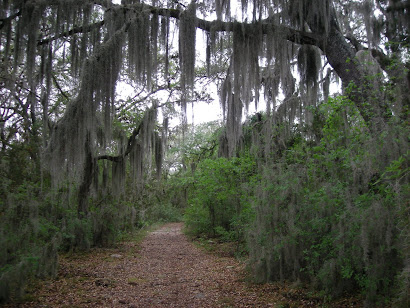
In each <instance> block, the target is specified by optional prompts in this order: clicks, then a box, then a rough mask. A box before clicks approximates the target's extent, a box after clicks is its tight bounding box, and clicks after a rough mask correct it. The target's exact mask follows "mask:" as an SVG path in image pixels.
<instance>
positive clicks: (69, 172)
mask: <svg viewBox="0 0 410 308" xmlns="http://www.w3.org/2000/svg"><path fill="white" fill-rule="evenodd" d="M117 3H118V1H117V2H115V3H114V2H113V1H111V0H86V1H84V0H81V1H80V0H61V1H56V0H14V1H2V2H1V4H0V50H1V61H2V63H1V68H2V70H1V75H0V78H1V79H0V81H1V90H0V95H1V97H2V103H1V106H0V111H1V112H0V114H1V119H0V138H1V149H2V152H1V155H2V156H1V158H2V160H3V159H5V158H7V157H6V156H7V155H10V153H11V151H10V149H11V148H12V147H13V146H15V145H17V144H18V143H21V144H23V145H24V146H25V147H23V149H24V150H25V151H27V155H25V157H26V159H27V160H28V161H30V162H32V163H33V165H34V166H35V168H33V170H34V171H33V173H34V174H41V175H42V177H41V178H42V179H43V180H44V179H45V178H47V175H46V171H47V172H49V173H50V174H51V178H52V182H53V183H54V186H55V187H60V188H61V186H62V183H67V182H69V183H74V189H71V190H70V191H72V192H74V193H75V194H76V202H77V212H78V217H79V218H83V217H86V214H87V211H88V210H89V197H90V196H91V195H93V192H94V193H95V191H97V190H98V185H99V184H101V183H100V182H102V184H104V182H106V180H104V179H106V178H107V174H108V171H107V170H108V168H109V167H111V170H112V171H111V175H112V179H113V180H112V188H111V190H112V191H113V192H117V193H118V194H121V193H122V188H123V187H124V180H125V175H126V172H125V170H126V168H127V166H129V168H130V169H131V173H132V177H131V178H132V179H133V180H135V181H136V182H138V181H140V180H141V179H142V178H143V177H144V176H145V175H146V174H147V173H152V171H153V170H154V169H157V170H156V171H157V172H156V174H157V177H158V175H159V174H160V169H161V165H162V164H161V158H162V157H163V151H164V144H165V137H166V136H167V130H168V125H166V121H165V122H164V125H159V124H158V120H157V114H158V110H159V109H161V110H162V111H163V110H164V108H163V106H169V104H162V103H158V101H157V100H155V99H152V100H148V101H147V104H146V105H145V106H143V107H141V108H139V109H138V108H137V110H138V112H134V113H133V115H131V114H129V115H131V116H132V117H134V119H132V120H131V121H129V123H133V126H132V127H130V126H127V125H124V123H123V122H124V121H122V122H121V119H123V120H124V117H123V115H124V109H127V108H130V106H132V105H133V104H134V103H136V102H138V101H140V100H141V99H142V98H144V97H147V98H148V97H150V96H151V94H150V93H154V92H158V91H159V90H160V89H163V90H164V91H170V92H169V93H173V94H172V97H174V98H175V93H178V94H179V98H178V99H176V100H173V99H169V100H168V103H169V101H171V100H172V101H176V102H177V104H179V105H180V106H181V109H182V113H184V112H185V110H186V106H187V103H188V102H190V101H193V100H195V99H196V97H195V80H196V79H195V77H196V73H197V71H196V70H195V65H196V61H197V59H196V56H197V50H196V46H197V45H196V43H197V41H198V38H199V37H200V36H198V35H197V29H200V30H202V31H203V32H204V33H205V37H206V42H204V45H205V46H206V48H204V49H206V52H207V55H206V62H207V65H208V69H207V73H208V74H210V75H212V74H214V76H217V77H221V76H223V81H221V82H220V84H219V85H220V90H219V91H220V101H221V105H222V108H223V110H224V113H225V119H224V120H225V123H226V127H225V135H224V136H222V137H221V140H225V141H226V142H225V143H224V144H225V147H224V150H223V152H224V154H225V156H235V155H239V149H240V146H241V145H242V144H244V143H246V140H245V139H246V136H244V132H243V126H242V113H243V109H244V108H245V109H247V108H248V107H249V105H250V103H251V102H255V104H258V103H259V100H260V96H261V93H262V92H263V95H264V100H265V101H266V103H267V107H266V121H265V120H263V121H258V122H261V123H262V122H263V123H265V122H266V123H267V124H266V125H262V124H259V123H257V124H256V126H257V127H258V130H254V131H252V134H254V135H259V134H265V135H266V136H267V137H266V139H264V140H263V142H264V143H265V144H264V145H263V146H264V148H263V150H262V146H259V149H258V155H260V156H258V158H260V159H261V161H263V160H266V161H268V159H269V157H272V156H273V157H276V156H275V155H276V154H278V153H279V152H280V154H282V152H283V153H285V152H286V150H287V149H289V148H291V147H292V144H298V142H297V141H298V140H299V141H300V138H302V139H303V140H304V141H306V142H307V141H309V142H321V140H320V139H321V136H323V135H324V134H323V130H325V128H326V125H325V124H323V121H322V122H321V121H320V120H321V117H324V116H323V115H322V114H320V113H315V112H314V110H316V107H317V103H318V102H319V101H325V102H326V101H327V100H328V96H329V85H330V83H331V81H334V80H337V79H340V80H341V81H342V86H343V91H344V94H345V96H346V97H347V98H348V100H349V101H350V102H352V103H353V105H349V108H353V107H352V106H354V108H357V110H358V112H359V119H357V118H354V120H355V121H356V123H354V124H355V125H354V126H355V127H360V129H361V130H368V131H369V132H370V134H371V135H372V136H374V137H378V136H382V135H383V134H387V135H388V134H389V132H390V130H389V128H390V127H393V128H394V126H395V125H396V124H397V123H398V122H400V121H402V122H403V120H404V121H406V119H407V117H408V112H409V101H410V98H409V95H410V94H409V91H408V87H409V85H410V74H409V65H410V64H409V57H408V51H409V31H410V24H409V19H410V18H409V5H408V1H398V0H389V1H387V0H366V1H345V0H315V1H310V0H273V1H267V0H244V1H241V3H240V9H238V10H237V12H238V13H235V14H232V13H233V10H234V8H235V7H234V3H237V2H236V1H222V0H217V1H209V0H202V1H200V0H198V1H191V2H189V3H188V1H181V2H178V1H166V0H158V1H152V2H150V1H133V0H123V1H121V4H117ZM237 6H238V7H239V4H237ZM361 20H363V22H361ZM175 31H178V44H176V43H175V42H173V37H176V36H175V35H173V34H174V32H175ZM177 45H178V47H176V46H177ZM204 51H205V50H204ZM295 64H297V65H296V67H294V65H295ZM221 69H224V70H225V72H224V73H221ZM175 76H178V77H179V78H178V81H176V80H175ZM217 77H215V78H216V79H217ZM119 80H121V81H125V80H126V81H128V82H129V83H130V84H131V85H133V86H138V87H140V88H139V89H141V88H142V89H143V90H142V91H141V95H140V96H139V99H138V98H137V99H135V100H130V101H129V102H130V104H125V105H124V104H122V102H120V101H119V100H118V92H119V91H118V89H117V87H116V86H117V84H118V82H119ZM175 89H177V90H176V91H175ZM281 95H282V96H283V97H284V99H283V100H282V101H279V97H281ZM170 96H171V94H170ZM277 102H279V103H277ZM338 108H342V107H338ZM343 108H345V106H344V107H343ZM346 108H347V107H346ZM134 110H135V109H134ZM347 111H350V110H347ZM347 111H346V112H345V113H344V119H345V120H346V121H345V123H346V125H345V127H349V121H348V120H350V119H348V116H347V115H348V113H347ZM121 112H123V113H122V114H121ZM182 118H186V117H185V116H184V115H183V116H182ZM362 121H363V122H362ZM118 122H121V123H120V125H118ZM284 123H286V124H284ZM357 123H364V125H363V126H361V125H356V124H357ZM314 125H317V126H316V128H317V130H316V131H314V132H312V131H309V133H305V134H302V132H301V131H300V130H298V129H295V128H294V126H298V128H300V127H306V126H314ZM256 126H255V127H256ZM272 127H274V128H275V129H278V130H280V133H277V134H276V131H275V129H273V128H272ZM295 131H297V133H298V134H300V135H298V134H296V135H294V134H293V133H294V132H295ZM245 133H247V132H245ZM275 134H276V135H275ZM301 136H303V137H301ZM268 138H270V140H271V141H269V140H268ZM298 138H299V139H298ZM268 141H269V142H268ZM263 142H262V141H261V143H263ZM394 142H395V141H394ZM404 145H406V144H405V143H404ZM274 146H276V148H275V149H273V147H274ZM395 146H396V145H395ZM275 151H277V152H275ZM274 152H275V153H276V154H273V153H274ZM5 153H7V155H6V154H5ZM278 155H279V154H278ZM400 155H401V154H400ZM400 155H399V156H400ZM279 156H280V155H279ZM393 156H394V155H392V156H391V157H390V156H389V158H388V159H386V161H385V162H383V164H384V167H386V166H388V165H389V163H390V162H391V161H394V160H395V159H397V158H398V157H393ZM153 157H154V159H153ZM281 157H282V156H281ZM153 162H154V163H153ZM270 163H271V162H269V164H270ZM154 165H156V168H155V167H154ZM269 166H270V165H269ZM143 167H145V168H143ZM144 169H145V171H144ZM382 169H383V168H381V170H382ZM100 173H102V175H101V176H100ZM104 174H105V175H104ZM16 178H17V177H16ZM136 185H137V184H136ZM137 186H138V185H137ZM139 187H141V185H139ZM3 191H6V190H4V189H3ZM136 191H138V189H136Z"/></svg>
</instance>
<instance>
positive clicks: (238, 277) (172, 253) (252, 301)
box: [20, 223, 353, 308]
mask: <svg viewBox="0 0 410 308" xmlns="http://www.w3.org/2000/svg"><path fill="white" fill-rule="evenodd" d="M181 228H182V224H180V223H173V224H166V225H164V226H163V227H162V228H160V229H158V230H156V231H154V232H151V233H149V234H148V235H147V237H146V238H145V239H144V240H143V242H142V243H141V244H139V245H137V244H136V243H135V242H125V243H122V244H121V245H119V246H118V247H117V248H116V249H101V248H100V249H95V250H94V251H93V252H92V253H91V254H90V253H87V254H85V255H82V256H76V257H75V258H74V257H70V258H62V260H61V268H60V271H59V275H58V277H57V278H56V279H55V280H53V281H48V282H45V283H44V284H43V285H42V286H41V288H40V289H39V290H38V291H36V293H35V298H33V301H32V302H27V303H25V304H23V305H20V307H127V308H132V307H318V304H319V302H318V299H315V298H312V297H309V298H305V297H304V296H301V294H300V293H297V292H296V293H295V292H293V291H292V290H285V289H283V288H282V287H279V286H278V285H273V284H266V285H254V284H249V283H246V282H244V280H243V264H240V263H239V262H237V261H236V260H235V259H233V258H230V257H217V256H215V255H212V254H209V253H205V252H204V251H203V250H202V249H200V248H198V247H196V246H195V245H193V244H192V243H191V242H189V241H188V240H187V238H186V237H185V236H184V235H183V234H182V232H181ZM346 304H347V303H346ZM351 304H352V303H349V305H342V306H340V307H353V306H352V305H351Z"/></svg>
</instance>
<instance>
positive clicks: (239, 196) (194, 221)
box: [185, 156, 255, 241]
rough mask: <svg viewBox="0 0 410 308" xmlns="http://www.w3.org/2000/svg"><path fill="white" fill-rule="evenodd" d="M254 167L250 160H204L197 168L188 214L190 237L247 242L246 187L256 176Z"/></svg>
mask: <svg viewBox="0 0 410 308" xmlns="http://www.w3.org/2000/svg"><path fill="white" fill-rule="evenodd" d="M254 166H255V163H254V161H253V160H252V159H251V158H250V157H248V156H246V157H243V158H232V159H227V158H217V159H205V160H203V161H201V162H200V163H199V164H198V166H197V169H196V171H195V173H194V176H193V183H194V184H193V188H192V190H191V191H190V197H189V206H188V208H187V209H186V212H185V223H186V225H187V227H188V229H189V230H190V232H191V233H193V234H204V235H208V236H220V237H222V238H224V239H225V240H228V239H229V240H232V241H240V240H243V239H244V234H245V230H246V226H247V225H248V223H249V221H251V220H252V214H251V212H252V211H251V209H250V203H249V202H248V198H249V196H248V195H247V194H244V193H245V192H246V189H244V185H245V183H249V182H250V178H251V177H252V176H254Z"/></svg>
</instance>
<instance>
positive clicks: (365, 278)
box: [248, 97, 409, 303]
mask: <svg viewBox="0 0 410 308" xmlns="http://www.w3.org/2000/svg"><path fill="white" fill-rule="evenodd" d="M315 112H317V113H318V114H319V115H318V118H321V119H322V121H321V125H322V127H321V128H320V131H321V136H320V137H321V138H320V139H319V140H318V141H314V140H312V139H311V138H304V137H303V134H301V133H303V131H297V130H296V131H294V132H293V133H292V136H289V137H288V140H292V142H286V144H287V145H288V146H287V148H286V150H284V151H280V152H276V155H274V156H273V157H272V160H268V161H267V162H266V163H263V164H260V173H261V178H260V182H259V185H254V186H253V187H255V190H254V194H255V198H253V199H252V200H253V201H252V202H253V206H254V207H255V210H256V219H255V221H254V223H253V227H252V228H251V231H250V233H249V241H248V243H249V249H250V255H251V258H252V264H253V269H254V273H255V277H256V279H257V280H260V281H266V280H295V281H296V280H301V281H305V282H309V283H311V284H312V285H314V286H315V287H317V288H318V289H321V290H325V291H326V294H330V295H333V296H338V295H341V294H343V293H344V292H354V291H355V290H361V292H362V293H363V295H364V296H365V298H366V301H367V302H368V303H383V302H384V301H385V300H386V299H387V300H388V299H389V298H390V299H391V298H392V297H393V296H394V293H393V290H394V289H395V288H397V284H398V283H399V284H400V282H402V281H403V279H404V281H405V279H407V281H408V275H407V276H406V274H405V273H407V271H408V270H406V266H408V265H406V264H408V262H409V255H408V244H403V243H408V238H409V237H408V234H409V233H408V232H409V231H408V226H409V224H408V214H405V212H408V201H406V200H408V195H409V194H408V192H409V190H408V177H409V169H408V167H409V166H408V164H409V163H408V161H409V160H408V149H407V147H406V145H407V142H408V141H407V137H406V136H408V128H407V127H406V126H405V125H400V124H399V123H392V124H391V126H390V127H389V128H388V129H386V131H385V132H383V134H380V135H379V136H372V135H370V134H369V133H368V131H367V129H366V128H365V125H364V122H363V120H362V118H361V117H360V116H359V113H358V111H357V109H356V108H355V107H354V106H353V104H352V103H351V102H350V101H349V100H347V99H346V98H344V97H338V98H335V99H330V100H329V102H328V103H326V104H322V105H321V106H320V107H319V108H318V109H317V110H316V111H315ZM316 129H317V128H316ZM301 136H302V137H301ZM406 204H407V206H406ZM407 268H408V267H407ZM397 275H400V277H401V278H397ZM404 276H405V277H404ZM405 287H408V283H407V284H406V283H404V284H403V283H402V286H400V287H399V289H401V290H404V289H403V288H405ZM402 294H403V292H402ZM401 296H403V295H401Z"/></svg>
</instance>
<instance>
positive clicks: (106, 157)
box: [97, 121, 142, 162]
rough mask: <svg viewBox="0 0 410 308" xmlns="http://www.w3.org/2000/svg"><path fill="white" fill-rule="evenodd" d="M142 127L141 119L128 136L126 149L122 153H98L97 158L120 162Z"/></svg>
mask: <svg viewBox="0 0 410 308" xmlns="http://www.w3.org/2000/svg"><path fill="white" fill-rule="evenodd" d="M141 128H142V121H141V123H140V124H139V125H138V127H137V128H135V129H134V131H133V132H132V134H131V136H130V137H129V138H128V143H127V149H126V150H125V153H124V154H122V155H117V156H113V155H100V156H98V157H97V160H101V159H107V160H110V161H113V162H121V161H123V160H124V158H125V157H126V156H127V155H128V154H130V153H131V150H132V148H133V146H134V144H135V138H136V137H137V136H138V134H139V133H140V131H141Z"/></svg>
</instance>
